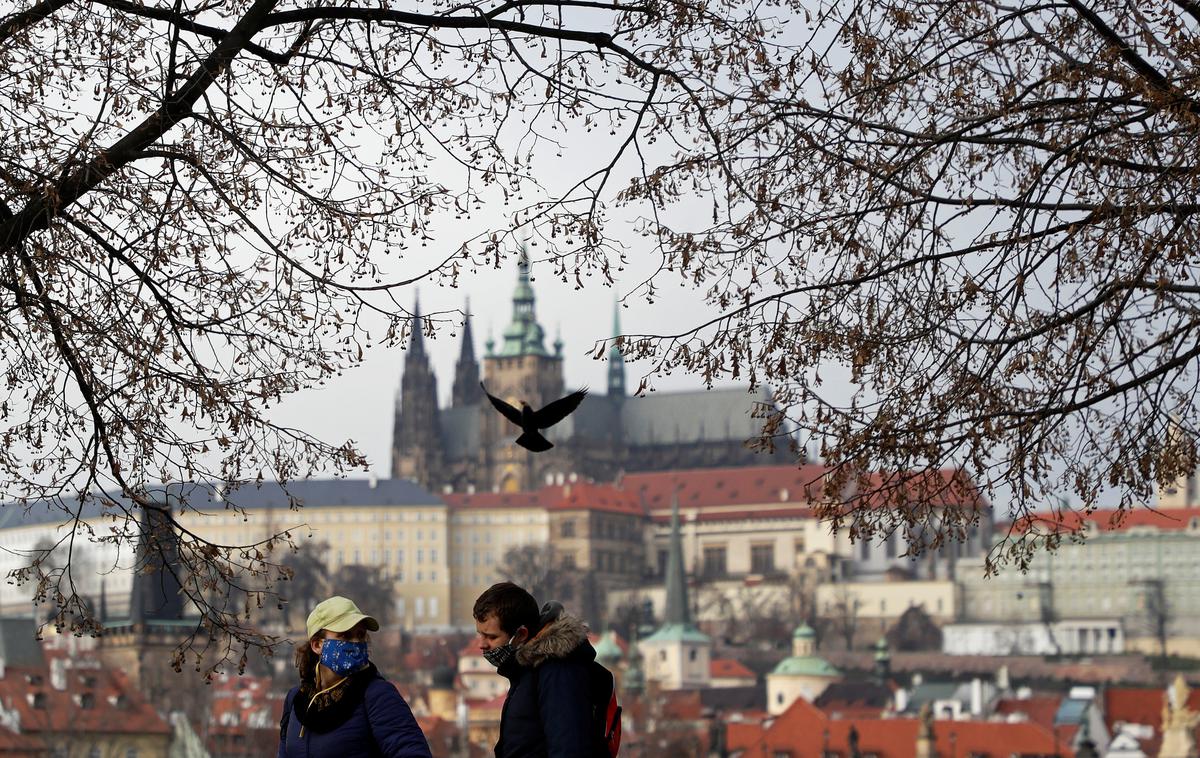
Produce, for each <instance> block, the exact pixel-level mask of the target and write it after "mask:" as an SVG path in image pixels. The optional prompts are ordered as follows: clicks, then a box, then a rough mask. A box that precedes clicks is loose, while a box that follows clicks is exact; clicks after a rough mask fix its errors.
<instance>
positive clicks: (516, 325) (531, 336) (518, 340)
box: [500, 247, 550, 358]
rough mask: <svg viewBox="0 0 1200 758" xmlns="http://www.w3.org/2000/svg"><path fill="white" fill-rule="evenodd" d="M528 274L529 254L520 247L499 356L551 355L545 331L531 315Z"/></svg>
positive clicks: (531, 303)
mask: <svg viewBox="0 0 1200 758" xmlns="http://www.w3.org/2000/svg"><path fill="white" fill-rule="evenodd" d="M531 281H532V280H531V279H530V277H529V253H528V252H527V251H526V250H525V248H524V247H522V248H521V257H520V259H519V260H518V261H517V286H516V288H515V289H514V290H513V298H512V302H513V315H512V323H511V324H509V325H508V328H507V329H505V330H504V344H503V345H502V346H501V347H500V357H502V358H511V357H517V356H522V355H540V356H542V357H545V358H549V357H550V353H549V352H547V351H546V346H545V344H544V340H545V338H546V331H545V330H544V329H542V326H541V324H539V323H538V322H537V316H536V315H534V300H535V298H534V295H533V285H532V284H531Z"/></svg>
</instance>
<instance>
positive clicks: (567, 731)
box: [496, 613, 611, 758]
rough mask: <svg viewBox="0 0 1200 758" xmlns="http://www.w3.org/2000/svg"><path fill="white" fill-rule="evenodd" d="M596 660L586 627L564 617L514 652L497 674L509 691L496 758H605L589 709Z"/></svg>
mask: <svg viewBox="0 0 1200 758" xmlns="http://www.w3.org/2000/svg"><path fill="white" fill-rule="evenodd" d="M543 621H544V622H545V621H546V619H543ZM595 660H596V651H595V649H593V648H592V645H591V643H590V642H588V639H587V627H586V626H584V624H583V622H582V621H580V620H579V619H577V618H575V617H574V616H571V615H568V614H565V613H564V614H562V615H559V616H558V617H557V618H552V619H550V620H549V623H545V625H544V626H543V627H542V629H541V631H540V632H538V634H537V636H535V637H534V638H533V639H532V640H530V641H528V642H526V643H525V644H523V645H521V646H520V647H518V648H517V651H516V655H514V656H513V657H512V658H510V659H509V660H508V661H506V662H505V663H504V665H502V666H501V667H500V669H499V673H500V674H501V675H502V676H504V677H506V678H507V679H508V680H509V687H508V696H507V697H506V698H505V700H504V709H503V710H502V711H501V716H500V740H499V741H498V742H497V743H496V758H592V757H593V756H604V758H607V757H608V751H607V749H605V747H604V746H603V742H602V741H601V731H602V727H601V726H599V725H598V722H597V720H596V714H595V713H594V708H593V695H592V690H593V688H594V685H595V669H596V667H597V664H596V663H595ZM609 681H610V682H611V679H610V680H609ZM610 689H611V685H610Z"/></svg>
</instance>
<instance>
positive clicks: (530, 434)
mask: <svg viewBox="0 0 1200 758" xmlns="http://www.w3.org/2000/svg"><path fill="white" fill-rule="evenodd" d="M517 444H518V445H520V446H521V447H523V448H525V449H526V450H532V451H533V452H535V453H542V452H545V451H547V450H549V449H550V448H552V447H554V443H553V442H551V441H550V440H548V439H546V438H545V437H543V436H542V435H540V434H538V433H537V432H536V431H532V430H530V431H527V432H525V433H524V434H522V435H521V436H520V437H517Z"/></svg>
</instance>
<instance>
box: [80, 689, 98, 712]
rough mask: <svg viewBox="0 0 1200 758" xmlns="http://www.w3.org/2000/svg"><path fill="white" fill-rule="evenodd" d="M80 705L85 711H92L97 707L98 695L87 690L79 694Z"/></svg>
mask: <svg viewBox="0 0 1200 758" xmlns="http://www.w3.org/2000/svg"><path fill="white" fill-rule="evenodd" d="M79 707H80V708H82V709H83V710H85V711H90V710H92V709H93V708H95V707H96V695H95V694H93V693H91V692H85V693H83V694H82V695H80V696H79Z"/></svg>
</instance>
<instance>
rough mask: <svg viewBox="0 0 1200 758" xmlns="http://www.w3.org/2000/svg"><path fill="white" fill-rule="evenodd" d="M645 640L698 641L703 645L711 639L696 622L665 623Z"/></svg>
mask: <svg viewBox="0 0 1200 758" xmlns="http://www.w3.org/2000/svg"><path fill="white" fill-rule="evenodd" d="M642 641H643V642H696V643H699V644H701V645H707V644H708V643H709V641H710V639H709V636H708V635H707V634H705V633H704V632H702V631H700V630H699V629H697V628H696V625H695V624H691V623H683V624H663V625H662V626H661V627H659V628H658V631H657V632H655V633H654V634H652V635H650V636H649V637H647V638H646V639H644V640H642Z"/></svg>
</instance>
